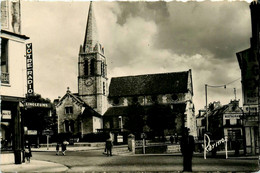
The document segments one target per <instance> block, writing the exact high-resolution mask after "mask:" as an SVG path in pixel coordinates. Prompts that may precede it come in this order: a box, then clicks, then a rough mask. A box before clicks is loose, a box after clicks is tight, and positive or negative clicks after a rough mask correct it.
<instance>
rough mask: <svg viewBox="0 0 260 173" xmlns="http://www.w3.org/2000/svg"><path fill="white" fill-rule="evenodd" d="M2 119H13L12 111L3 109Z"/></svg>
mask: <svg viewBox="0 0 260 173" xmlns="http://www.w3.org/2000/svg"><path fill="white" fill-rule="evenodd" d="M2 119H11V111H10V110H2Z"/></svg>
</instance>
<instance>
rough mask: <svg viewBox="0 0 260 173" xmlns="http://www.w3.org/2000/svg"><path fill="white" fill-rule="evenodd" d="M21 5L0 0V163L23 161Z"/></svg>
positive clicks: (24, 79)
mask: <svg viewBox="0 0 260 173" xmlns="http://www.w3.org/2000/svg"><path fill="white" fill-rule="evenodd" d="M20 9H21V6H20V1H17V0H15V1H13V0H7V1H1V89H0V90H1V91H0V93H1V98H0V99H1V164H2V163H5V162H10V163H16V164H21V162H22V160H21V156H22V147H23V142H22V128H23V127H22V124H21V116H22V115H21V111H20V103H21V102H22V101H23V100H24V99H25V88H26V71H25V70H24V69H25V68H26V58H25V57H24V56H25V50H26V46H25V43H26V40H28V39H29V37H27V36H25V35H22V34H21V10H20ZM10 153H11V154H10Z"/></svg>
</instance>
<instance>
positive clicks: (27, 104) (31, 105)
mask: <svg viewBox="0 0 260 173" xmlns="http://www.w3.org/2000/svg"><path fill="white" fill-rule="evenodd" d="M24 106H27V107H38V108H51V104H50V103H34V102H25V103H24Z"/></svg>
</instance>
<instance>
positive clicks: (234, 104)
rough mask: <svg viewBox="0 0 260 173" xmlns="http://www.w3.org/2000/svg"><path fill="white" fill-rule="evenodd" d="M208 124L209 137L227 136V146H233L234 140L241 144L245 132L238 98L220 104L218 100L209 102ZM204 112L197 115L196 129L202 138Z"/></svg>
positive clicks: (204, 125) (217, 138)
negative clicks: (225, 103)
mask: <svg viewBox="0 0 260 173" xmlns="http://www.w3.org/2000/svg"><path fill="white" fill-rule="evenodd" d="M207 116H208V123H209V124H208V125H209V130H208V131H209V133H210V134H211V135H212V136H211V138H212V139H214V140H219V139H221V138H223V137H227V138H228V141H229V144H230V145H229V147H230V148H231V149H234V148H232V147H233V143H234V142H235V141H239V142H240V143H241V147H242V146H243V138H244V137H245V134H244V132H243V118H244V117H243V116H244V114H243V109H242V108H240V107H239V101H238V100H232V101H230V103H229V104H227V105H223V106H222V105H221V104H220V102H213V103H211V104H209V109H208V113H207ZM206 118H207V117H206V112H205V111H202V112H201V114H199V115H198V116H197V129H198V138H199V139H203V136H204V133H205V132H206V131H205V127H206V121H207V120H206Z"/></svg>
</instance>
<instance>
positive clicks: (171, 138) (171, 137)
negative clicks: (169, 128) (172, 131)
mask: <svg viewBox="0 0 260 173" xmlns="http://www.w3.org/2000/svg"><path fill="white" fill-rule="evenodd" d="M170 141H171V144H173V136H172V135H171V136H170Z"/></svg>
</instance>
